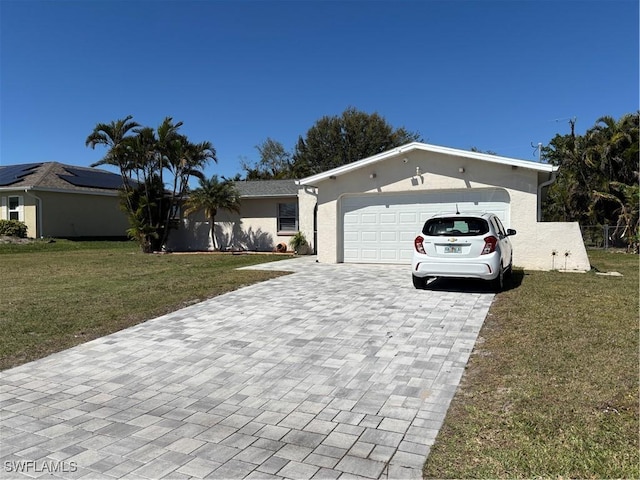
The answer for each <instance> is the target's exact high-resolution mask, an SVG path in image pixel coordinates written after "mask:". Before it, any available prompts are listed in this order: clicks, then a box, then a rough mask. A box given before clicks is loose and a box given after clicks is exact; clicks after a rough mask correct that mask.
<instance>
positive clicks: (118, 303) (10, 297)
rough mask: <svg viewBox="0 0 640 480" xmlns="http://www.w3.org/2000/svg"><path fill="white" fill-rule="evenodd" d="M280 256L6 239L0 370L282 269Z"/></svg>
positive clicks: (1, 259) (0, 264)
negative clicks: (154, 251) (266, 265)
mask: <svg viewBox="0 0 640 480" xmlns="http://www.w3.org/2000/svg"><path fill="white" fill-rule="evenodd" d="M280 259H282V257H281V256H274V255H229V254H203V255H197V254H196V255H177V254H171V255H149V254H142V253H140V251H139V247H138V246H137V244H135V243H133V242H70V241H64V240H59V241H56V242H55V243H45V242H34V243H30V244H25V245H14V244H2V245H0V272H1V277H2V279H3V287H2V295H1V296H0V331H1V332H2V340H1V341H0V369H6V368H9V367H12V366H15V365H19V364H21V363H25V362H28V361H31V360H35V359H37V358H41V357H44V356H46V355H49V354H51V353H53V352H56V351H60V350H63V349H65V348H69V347H71V346H73V345H76V344H79V343H82V342H85V341H87V340H91V339H94V338H97V337H100V336H103V335H107V334H109V333H112V332H115V331H118V330H121V329H123V328H127V327H129V326H131V325H135V324H136V323H140V322H143V321H145V320H148V319H150V318H153V317H156V316H158V315H162V314H164V313H167V312H170V311H173V310H177V309H179V308H181V307H184V306H186V305H189V304H191V303H195V302H197V301H199V300H204V299H206V298H210V297H214V296H216V295H220V294H222V293H225V292H229V291H231V290H235V289H237V288H240V287H242V286H245V285H250V284H252V283H256V282H261V281H263V280H267V279H269V278H274V277H276V276H279V275H282V273H278V272H265V271H257V270H237V268H238V267H243V266H247V265H253V264H257V263H262V262H269V261H273V260H280Z"/></svg>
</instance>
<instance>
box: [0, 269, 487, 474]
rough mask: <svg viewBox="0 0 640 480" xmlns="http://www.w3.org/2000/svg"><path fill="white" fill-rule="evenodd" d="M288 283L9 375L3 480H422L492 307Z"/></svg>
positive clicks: (322, 274) (400, 273)
mask: <svg viewBox="0 0 640 480" xmlns="http://www.w3.org/2000/svg"><path fill="white" fill-rule="evenodd" d="M252 268H263V269H274V270H290V271H293V272H294V273H292V274H291V275H286V276H283V277H279V278H276V279H272V280H269V281H266V282H263V283H260V284H256V285H252V286H249V287H245V288H242V289H240V290H237V291H234V292H231V293H228V294H225V295H222V296H219V297H216V298H213V299H210V300H207V301H204V302H202V303H198V304H196V305H192V306H190V307H188V308H184V309H182V310H179V311H177V312H174V313H171V314H168V315H165V316H162V317H159V318H155V319H153V320H150V321H147V322H145V323H143V324H140V325H137V326H135V327H132V328H129V329H127V330H123V331H121V332H118V333H115V334H112V335H109V336H106V337H103V338H100V339H97V340H94V341H91V342H88V343H86V344H83V345H79V346H77V347H74V348H71V349H69V350H66V351H63V352H60V353H57V354H54V355H51V356H49V357H47V358H44V359H41V360H37V361H35V362H32V363H29V364H26V365H22V366H19V367H16V368H13V369H10V370H6V371H4V372H2V376H1V391H0V406H1V417H0V422H1V423H0V427H1V430H0V435H1V437H0V443H1V451H0V460H1V461H2V468H3V470H2V474H3V475H2V476H3V478H7V477H9V478H13V477H22V478H25V477H39V476H46V477H49V478H51V477H52V476H53V477H54V478H55V477H60V478H82V477H86V478H120V477H127V478H150V479H154V478H176V479H180V478H221V479H222V478H224V479H227V478H292V479H306V478H326V479H332V478H354V477H365V478H371V479H377V478H421V468H422V465H423V463H424V461H425V459H426V457H427V455H428V454H429V449H430V447H431V446H432V445H433V443H434V440H435V438H436V435H437V433H438V430H439V428H440V426H441V425H442V422H443V420H444V417H445V414H446V411H447V408H448V406H449V403H450V401H451V399H452V397H453V395H454V393H455V390H456V388H457V386H458V384H459V381H460V378H461V376H462V373H463V370H464V368H465V365H466V363H467V360H468V358H469V355H470V353H471V350H472V349H473V346H474V343H475V341H476V338H477V335H478V332H479V330H480V327H481V326H482V323H483V322H484V319H485V317H486V314H487V311H488V309H489V307H490V305H491V302H492V300H493V295H492V294H488V293H466V292H446V291H418V290H415V289H414V288H413V286H412V284H411V274H410V272H409V271H408V269H407V267H406V266H396V265H391V266H380V265H324V264H318V263H315V262H314V257H303V258H298V259H293V260H284V261H280V262H274V263H270V264H264V265H259V266H257V267H252Z"/></svg>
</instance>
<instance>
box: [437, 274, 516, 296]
mask: <svg viewBox="0 0 640 480" xmlns="http://www.w3.org/2000/svg"><path fill="white" fill-rule="evenodd" d="M523 280H524V270H520V269H517V270H513V273H512V274H511V277H510V278H508V279H505V282H504V290H503V291H504V292H507V291H509V290H514V289H516V288H518V287H519V286H520V285H522V281H523ZM426 290H433V291H435V292H460V293H494V292H493V290H492V286H491V284H490V283H489V282H487V281H484V280H478V279H474V278H436V279H435V280H433V281H431V282H429V283H428V284H427V287H426Z"/></svg>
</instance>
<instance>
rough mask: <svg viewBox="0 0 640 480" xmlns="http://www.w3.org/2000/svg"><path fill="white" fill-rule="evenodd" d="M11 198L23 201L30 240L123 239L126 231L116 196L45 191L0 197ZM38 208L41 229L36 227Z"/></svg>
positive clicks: (21, 192)
mask: <svg viewBox="0 0 640 480" xmlns="http://www.w3.org/2000/svg"><path fill="white" fill-rule="evenodd" d="M14 195H18V196H20V197H22V198H23V200H24V222H25V224H26V225H27V235H28V236H29V237H124V236H126V230H127V228H129V227H128V221H127V216H126V215H125V213H123V212H122V211H121V210H120V207H119V198H118V197H117V196H107V195H87V194H74V193H60V192H47V191H28V192H25V191H16V192H2V193H0V197H9V196H14ZM36 197H37V198H39V199H40V201H38V200H37V198H36ZM39 208H41V217H42V224H41V225H38V214H37V210H38V209H39ZM40 226H41V227H42V229H41V230H39V227H40Z"/></svg>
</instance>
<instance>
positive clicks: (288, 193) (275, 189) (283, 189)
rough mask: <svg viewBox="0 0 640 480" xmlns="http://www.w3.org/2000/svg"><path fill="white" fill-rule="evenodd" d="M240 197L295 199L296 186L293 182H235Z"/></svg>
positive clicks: (296, 193)
mask: <svg viewBox="0 0 640 480" xmlns="http://www.w3.org/2000/svg"><path fill="white" fill-rule="evenodd" d="M235 185H236V187H237V188H238V191H239V192H240V197H243V198H258V197H295V196H297V195H298V186H297V185H296V183H295V180H249V181H238V182H235Z"/></svg>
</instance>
